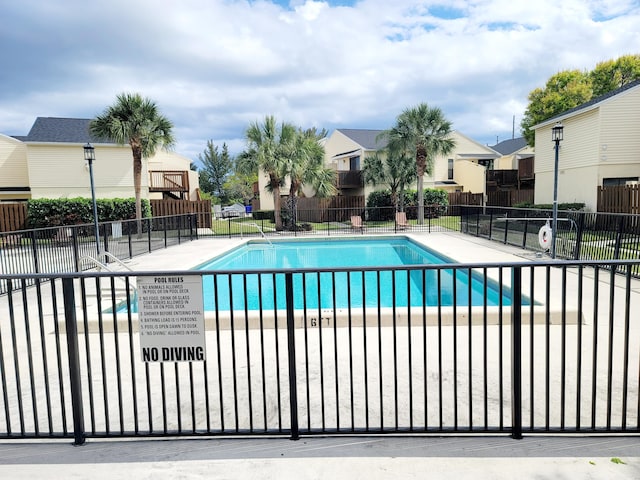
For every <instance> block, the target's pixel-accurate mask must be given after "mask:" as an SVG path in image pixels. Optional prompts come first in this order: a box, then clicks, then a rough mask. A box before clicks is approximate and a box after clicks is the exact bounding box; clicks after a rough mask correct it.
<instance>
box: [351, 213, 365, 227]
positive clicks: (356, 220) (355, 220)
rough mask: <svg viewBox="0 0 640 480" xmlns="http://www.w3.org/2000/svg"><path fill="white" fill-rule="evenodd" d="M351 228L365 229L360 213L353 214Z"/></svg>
mask: <svg viewBox="0 0 640 480" xmlns="http://www.w3.org/2000/svg"><path fill="white" fill-rule="evenodd" d="M351 228H352V229H354V230H363V229H364V225H363V224H362V217H361V216H360V215H351Z"/></svg>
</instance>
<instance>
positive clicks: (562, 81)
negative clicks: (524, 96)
mask: <svg viewBox="0 0 640 480" xmlns="http://www.w3.org/2000/svg"><path fill="white" fill-rule="evenodd" d="M591 96H592V88H591V81H590V79H589V75H588V74H587V73H584V72H581V71H580V70H566V71H563V72H558V73H556V74H555V75H553V76H551V78H549V80H547V83H546V85H545V88H536V89H534V90H533V91H531V93H529V97H528V99H529V105H528V106H527V109H526V110H525V113H524V118H523V119H522V121H521V122H520V126H521V127H522V134H523V136H524V138H525V139H526V140H527V143H528V144H529V145H531V146H533V144H534V141H535V132H534V131H533V130H532V127H533V126H534V125H537V124H538V123H540V122H543V121H545V120H546V119H548V118H551V117H555V116H556V115H559V114H561V113H562V112H564V111H566V110H569V109H571V108H573V107H577V106H578V105H581V104H583V103H584V102H588V101H589V100H591Z"/></svg>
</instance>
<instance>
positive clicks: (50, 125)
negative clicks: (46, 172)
mask: <svg viewBox="0 0 640 480" xmlns="http://www.w3.org/2000/svg"><path fill="white" fill-rule="evenodd" d="M90 122H91V119H89V118H56V117H38V118H36V121H35V122H34V124H33V126H32V127H31V130H29V134H28V135H27V136H26V137H23V136H21V137H14V138H17V139H18V140H22V141H23V142H54V143H83V144H84V143H87V142H92V143H114V142H112V141H110V140H107V141H105V140H103V139H99V138H96V137H94V136H92V135H89V123H90Z"/></svg>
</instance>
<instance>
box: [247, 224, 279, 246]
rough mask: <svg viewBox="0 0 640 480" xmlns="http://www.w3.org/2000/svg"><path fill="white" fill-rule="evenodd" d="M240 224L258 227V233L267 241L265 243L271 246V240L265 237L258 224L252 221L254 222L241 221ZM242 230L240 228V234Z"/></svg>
mask: <svg viewBox="0 0 640 480" xmlns="http://www.w3.org/2000/svg"><path fill="white" fill-rule="evenodd" d="M242 225H243V226H244V225H249V226H252V227H256V228H257V229H258V231H259V232H260V235H262V238H264V239H265V240H266V241H267V243H268V244H269V245H271V246H272V247H273V243H271V240H269V239H268V238H267V236H266V235H265V234H264V232H263V231H262V228H260V225H258V224H257V223H254V222H250V223H242ZM242 231H243V229H240V233H241V234H242Z"/></svg>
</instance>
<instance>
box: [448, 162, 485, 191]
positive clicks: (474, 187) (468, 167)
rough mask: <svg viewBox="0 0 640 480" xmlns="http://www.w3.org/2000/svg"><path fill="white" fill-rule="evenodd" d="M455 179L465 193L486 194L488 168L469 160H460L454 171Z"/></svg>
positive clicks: (456, 163)
mask: <svg viewBox="0 0 640 480" xmlns="http://www.w3.org/2000/svg"><path fill="white" fill-rule="evenodd" d="M453 178H454V180H455V181H456V183H457V184H458V185H463V186H464V191H465V192H471V193H482V194H484V193H485V186H486V181H485V179H486V168H485V167H483V166H482V165H478V164H477V163H474V162H470V161H467V160H458V161H457V162H455V167H454V169H453Z"/></svg>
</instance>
